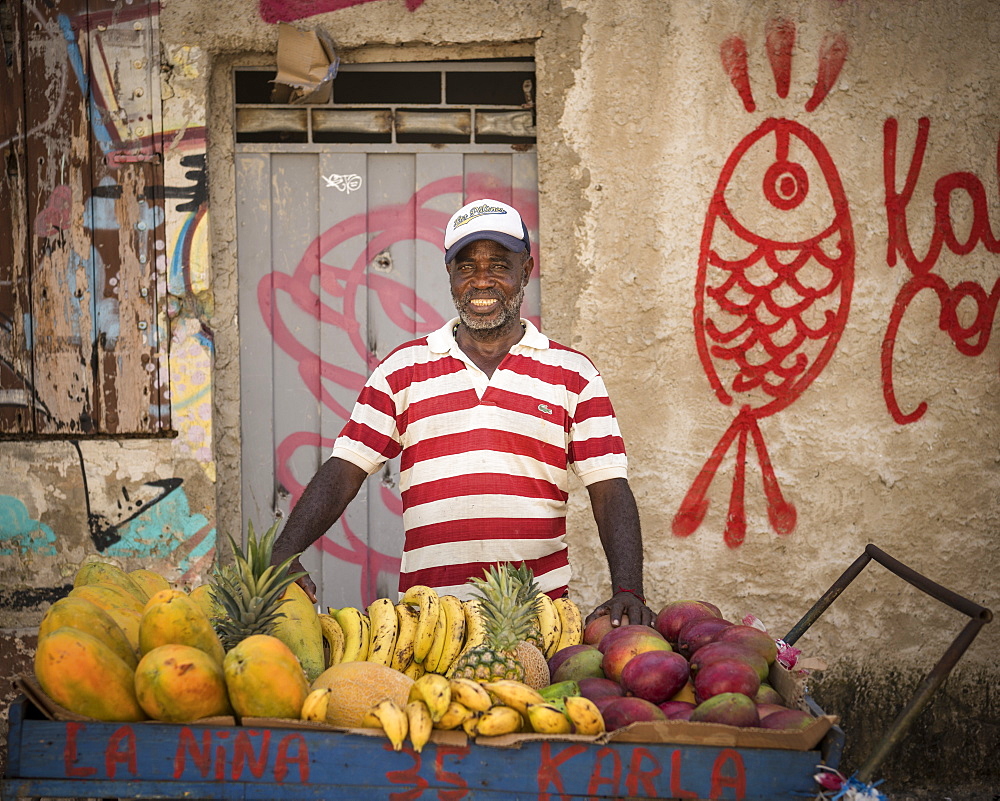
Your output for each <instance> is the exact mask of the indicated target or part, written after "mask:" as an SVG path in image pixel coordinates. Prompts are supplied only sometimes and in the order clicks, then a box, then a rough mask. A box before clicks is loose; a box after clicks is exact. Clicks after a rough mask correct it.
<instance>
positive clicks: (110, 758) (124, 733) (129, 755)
mask: <svg viewBox="0 0 1000 801" xmlns="http://www.w3.org/2000/svg"><path fill="white" fill-rule="evenodd" d="M119 763H124V765H125V768H126V770H128V772H129V775H130V776H135V775H136V773H137V772H138V766H137V765H136V761H135V732H134V731H133V730H132V727H131V726H122V727H121V728H120V729H118V731H116V732H115V733H114V734H112V735H111V737H110V738H109V739H108V747H107V749H105V751H104V771H105V773H106V774H107V776H108V778H109V779H113V778H115V774H116V773H117V766H118V764H119Z"/></svg>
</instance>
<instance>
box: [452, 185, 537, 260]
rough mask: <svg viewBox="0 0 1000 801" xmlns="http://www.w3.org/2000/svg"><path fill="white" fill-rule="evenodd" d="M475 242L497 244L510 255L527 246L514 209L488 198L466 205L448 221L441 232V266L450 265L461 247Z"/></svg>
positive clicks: (522, 222)
mask: <svg viewBox="0 0 1000 801" xmlns="http://www.w3.org/2000/svg"><path fill="white" fill-rule="evenodd" d="M477 239H490V240H492V241H494V242H499V243H500V244H501V245H503V246H504V247H505V248H507V250H510V251H513V252H514V253H523V252H524V251H525V250H527V249H528V248H529V247H530V246H531V245H530V241H529V239H528V227H527V226H526V225H525V224H524V221H523V220H522V219H521V215H520V214H518V213H517V209H515V208H513V207H512V206H508V205H507V204H506V203H501V202H500V201H499V200H490V199H488V198H486V199H483V200H473V201H472V202H471V203H466V204H465V205H464V206H462V208H460V209H459V210H458V211H456V212H455V213H454V214H453V215H452V218H451V219H450V220H449V221H448V227H447V228H445V229H444V261H445V264H450V263H451V262H452V261H453V260H454V259H455V257H456V256H458V253H459V251H460V250H461V249H462V248H464V247H465V246H466V245H468V244H469V243H470V242H475V241H476V240H477Z"/></svg>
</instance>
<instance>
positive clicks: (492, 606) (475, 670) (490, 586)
mask: <svg viewBox="0 0 1000 801" xmlns="http://www.w3.org/2000/svg"><path fill="white" fill-rule="evenodd" d="M470 583H471V584H473V585H474V586H475V589H474V590H473V595H475V596H476V598H477V599H478V600H479V602H480V609H481V611H482V615H483V627H484V629H485V630H486V641H485V642H484V643H483V644H482V645H475V646H473V647H471V648H469V649H467V650H465V651H463V652H462V653H461V654H459V656H458V658H457V659H456V660H455V663H454V665H453V667H452V669H451V671H450V673H449V675H451V676H453V677H455V678H467V679H473V680H475V681H497V680H499V679H514V680H515V681H521V682H524V683H525V684H527V685H529V686H531V687H534V688H536V689H538V688H540V687H544V686H545V685H547V684H548V683H549V667H548V664H547V663H546V661H545V657H544V655H543V654H542V652H541V651H540V650H539V649H538V648H536V647H535V646H534V645H532V644H531V643H530V642H528V641H527V638H528V636H529V635H530V634H531V626H532V623H533V622H534V621H535V620H536V619H537V615H538V609H537V606H538V603H539V601H538V599H537V598H536V596H537V595H538V585H537V584H536V583H535V578H534V575H533V574H532V572H531V570H530V569H529V568H527V567H526V566H524V565H523V564H522V566H521V567H520V568H514V567H513V566H512V565H510V564H508V563H505V564H502V565H500V566H499V568H498V567H497V566H496V565H494V566H492V567H490V569H489V570H488V571H486V573H485V578H481V579H472V580H471V582H470Z"/></svg>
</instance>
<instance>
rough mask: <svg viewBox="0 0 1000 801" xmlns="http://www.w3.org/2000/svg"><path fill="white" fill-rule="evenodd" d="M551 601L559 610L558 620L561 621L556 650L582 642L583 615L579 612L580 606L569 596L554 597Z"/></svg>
mask: <svg viewBox="0 0 1000 801" xmlns="http://www.w3.org/2000/svg"><path fill="white" fill-rule="evenodd" d="M552 603H553V604H554V605H555V607H556V611H557V612H559V621H560V622H561V623H562V635H561V636H560V637H559V645H558V646H557V647H556V651H561V650H562V649H563V648H568V647H569V646H571V645H579V644H580V643H582V642H583V616H582V615H581V614H580V607H578V606H577V605H576V604H575V603H574V602H573V601H571V600H570V599H569V598H556V599H555V600H554V601H553V602H552Z"/></svg>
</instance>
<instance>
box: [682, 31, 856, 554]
mask: <svg viewBox="0 0 1000 801" xmlns="http://www.w3.org/2000/svg"><path fill="white" fill-rule="evenodd" d="M794 35H795V27H794V25H793V24H792V23H790V22H788V21H779V22H774V23H771V24H770V25H769V26H768V30H767V49H768V55H769V57H770V63H771V67H772V70H773V72H774V78H775V88H776V91H777V94H778V96H779V97H785V96H787V94H788V87H789V75H790V69H791V65H790V60H791V52H792V47H793V44H794ZM846 49H847V48H846V45H845V44H844V43H843V41H842V40H841V39H840V38H838V37H836V36H833V37H828V39H827V40H826V42H825V43H824V47H823V49H822V50H821V53H820V67H819V71H818V72H819V80H818V81H817V84H816V89H815V91H814V93H813V96H812V97H811V98H810V100H809V101H808V102H807V104H806V108H807V110H811V109H812V108H815V107H816V106H817V105H818V104H819V102H821V101H822V99H823V98H824V97H825V96H826V94H827V93H828V92H829V89H830V87H831V86H832V85H833V83H834V82H835V81H836V77H837V74H838V73H839V71H840V68H841V67H842V65H843V63H844V59H845V58H846ZM720 54H721V58H722V63H723V68H724V69H725V71H726V73H727V74H728V75H729V77H730V80H731V81H732V83H733V85H734V86H735V87H736V89H737V92H738V94H739V95H740V98H741V100H742V101H743V105H744V108H745V109H746V110H747V111H753V110H754V109H755V108H756V104H755V102H754V100H753V93H752V90H751V87H750V82H749V78H748V73H747V51H746V44H745V42H744V41H743V40H742V39H741V38H739V37H732V38H730V39H727V40H726V41H725V42H723V44H722V47H721V51H720ZM750 219H753V220H755V222H753V223H751V222H750V221H749V220H750ZM816 220H822V223H819V224H817V223H816V222H815V221H816ZM854 260H855V248H854V234H853V227H852V225H851V216H850V210H849V207H848V202H847V196H846V194H845V192H844V187H843V184H842V182H841V179H840V175H839V173H838V171H837V168H836V165H835V164H834V161H833V157H832V156H831V155H830V152H829V151H828V150H827V148H826V147H825V145H824V144H823V142H822V141H821V140H820V138H819V137H818V136H817V135H816V134H815V133H813V132H812V131H811V130H810V129H809V128H807V127H805V126H804V125H802V124H800V123H798V122H795V121H793V120H788V119H775V118H770V119H767V120H765V121H764V122H763V123H762V124H761V125H760V126H758V127H757V129H756V130H754V131H753V132H751V133H750V134H748V135H747V136H745V137H744V138H743V139H742V140H741V141H740V143H739V144H738V145H737V146H736V148H735V149H734V150H733V152H732V153H731V154H730V156H729V158H728V159H727V160H726V163H725V165H724V166H723V168H722V173H721V175H720V176H719V181H718V183H717V184H716V188H715V192H714V193H713V195H712V199H711V202H710V204H709V210H708V215H707V217H706V220H705V227H704V229H703V234H702V241H701V251H700V256H699V267H698V277H697V281H696V285H695V310H694V334H695V341H696V343H697V347H698V356H699V359H700V360H701V364H702V367H703V368H704V370H705V373H706V375H707V376H708V379H709V382H710V383H711V385H712V389H713V391H714V392H715V396H716V398H717V399H718V401H719V402H720V403H723V404H725V405H726V406H736V407H737V408H738V409H739V411H738V412H737V415H736V417H735V418H734V420H733V422H732V423H731V424H730V426H729V427H728V428H727V429H726V431H725V432H724V433H723V435H722V437H721V438H720V440H719V442H718V444H717V445H716V446H715V448H714V449H713V451H712V453H711V455H710V456H709V458H708V460H707V462H706V463H705V466H704V467H703V468H702V469H701V471H700V472H699V474H698V476H697V477H696V478H695V480H694V483H693V484H692V486H691V488H690V490H689V491H688V493H687V495H686V496H685V498H684V500H683V501H682V503H681V506H680V509H679V511H678V512H677V514H676V515H675V517H674V520H673V533H674V534H676V535H678V536H688V535H690V534H692V533H693V532H694V531H695V529H697V528H698V526H699V525H700V524H701V522H702V520H703V519H704V516H705V514H706V512H707V510H708V489H709V486H710V485H711V483H712V480H713V479H714V478H715V475H716V473H717V472H718V470H719V467H720V465H721V463H722V460H723V458H724V457H725V455H726V454H727V452H728V451H729V450H730V448H731V447H732V445H733V443H734V442H735V443H736V462H735V473H734V476H733V483H732V490H731V493H730V498H729V510H728V514H727V516H726V525H725V532H724V535H723V536H724V539H725V542H726V544H727V545H728V546H730V547H737V546H739V545H740V544H742V543H743V541H744V539H745V537H746V511H745V507H744V498H745V481H746V457H747V447H748V444H751V443H752V445H753V448H754V451H755V452H756V456H757V461H758V463H759V465H760V469H761V472H762V474H763V485H764V495H765V497H766V500H767V511H768V518H769V520H770V523H771V527H772V528H773V529H774V531H775V532H777V533H778V534H788V533H790V532H791V531H792V530H794V528H795V522H796V509H795V506H794V504H792V503H791V502H789V501H787V500H786V499H785V497H784V495H783V494H782V492H781V488H780V486H779V484H778V481H777V478H776V476H775V472H774V468H773V466H772V464H771V459H770V456H769V455H768V452H767V448H766V446H765V444H764V436H763V434H762V432H761V430H760V426H759V424H758V421H759V420H760V419H762V418H765V417H769V416H770V415H773V414H775V413H777V412H779V411H781V410H782V409H784V408H785V407H787V406H788V405H789V404H791V403H793V402H794V401H795V400H796V399H797V398H798V397H799V396H800V395H801V394H802V393H803V392H804V391H805V390H806V389H807V388H808V387H809V386H810V384H812V383H813V381H814V380H815V379H816V377H817V376H818V375H819V374H820V372H822V370H823V368H824V367H825V366H826V365H827V363H828V362H829V360H830V357H831V356H832V355H833V352H834V350H835V348H836V346H837V342H838V340H839V339H840V336H841V334H842V333H843V331H844V326H845V324H846V322H847V315H848V311H849V308H850V302H851V292H852V288H853V284H854Z"/></svg>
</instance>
